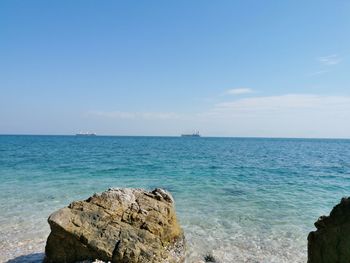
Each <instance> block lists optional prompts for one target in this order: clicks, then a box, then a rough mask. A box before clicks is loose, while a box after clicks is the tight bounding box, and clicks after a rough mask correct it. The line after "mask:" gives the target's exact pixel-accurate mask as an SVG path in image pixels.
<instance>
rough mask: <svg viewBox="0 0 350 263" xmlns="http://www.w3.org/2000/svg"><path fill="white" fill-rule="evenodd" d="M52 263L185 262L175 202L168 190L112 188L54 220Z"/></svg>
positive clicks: (49, 259)
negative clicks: (104, 262)
mask: <svg viewBox="0 0 350 263" xmlns="http://www.w3.org/2000/svg"><path fill="white" fill-rule="evenodd" d="M48 222H49V224H50V228H51V233H50V235H49V237H48V239H47V242H46V248H45V253H46V259H45V261H46V262H48V263H70V262H77V261H84V260H95V259H98V260H102V261H106V262H108V261H110V262H112V263H114V262H115V263H116V262H118V263H119V262H130V263H133V262H145V263H151V262H157V263H158V262H169V263H175V262H183V261H184V254H185V248H184V235H183V232H182V230H181V228H180V226H179V224H178V222H177V220H176V214H175V208H174V200H173V198H172V196H171V195H170V194H169V193H168V192H166V191H164V190H162V189H155V190H153V191H152V192H148V191H145V190H142V189H128V188H126V189H118V188H116V189H109V190H108V191H105V192H103V193H101V194H94V195H93V196H92V197H90V198H88V199H87V200H85V201H75V202H72V203H71V204H70V205H69V206H68V207H65V208H62V209H60V210H58V211H56V212H54V213H53V214H51V215H50V217H49V219H48Z"/></svg>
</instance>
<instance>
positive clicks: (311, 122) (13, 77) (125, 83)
mask: <svg viewBox="0 0 350 263" xmlns="http://www.w3.org/2000/svg"><path fill="white" fill-rule="evenodd" d="M349 12H350V2H348V1H322V2H320V1H308V2H303V1H285V2H276V1H264V2H261V1H251V2H246V1H220V2H212V1H191V2H188V1H176V2H162V1H151V2H149V1H147V2H138V3H133V2H118V1H104V2H97V1H74V2H71V1H59V2H46V1H26V2H24V1H1V2H0V32H1V35H2V41H1V42H0V57H1V60H0V92H1V96H0V134H47V135H55V134H57V135H60V134H62V135H74V134H75V133H78V132H80V131H90V132H95V133H97V134H98V135H113V136H120V135H126V136H128V135H130V136H178V135H180V134H182V133H191V132H193V131H195V130H199V131H200V133H201V134H202V135H203V136H215V137H269V138H274V137H278V138H350V122H349V120H350V78H349V72H350V64H349V55H350V48H349V47H350V35H349V34H347V32H348V31H349V28H350V17H349V15H348V14H349Z"/></svg>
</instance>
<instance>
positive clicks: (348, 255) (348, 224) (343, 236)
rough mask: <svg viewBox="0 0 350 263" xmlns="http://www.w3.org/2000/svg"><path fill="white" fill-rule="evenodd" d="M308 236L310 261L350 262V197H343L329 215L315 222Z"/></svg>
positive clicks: (314, 262)
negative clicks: (313, 228) (314, 229)
mask: <svg viewBox="0 0 350 263" xmlns="http://www.w3.org/2000/svg"><path fill="white" fill-rule="evenodd" d="M315 226H316V228H317V231H314V232H311V233H310V234H309V236H308V261H307V262H308V263H349V262H350V198H343V199H342V200H341V202H340V204H338V205H336V206H335V207H334V208H333V210H332V212H331V213H330V215H329V216H322V217H320V218H319V219H318V221H317V222H316V223H315Z"/></svg>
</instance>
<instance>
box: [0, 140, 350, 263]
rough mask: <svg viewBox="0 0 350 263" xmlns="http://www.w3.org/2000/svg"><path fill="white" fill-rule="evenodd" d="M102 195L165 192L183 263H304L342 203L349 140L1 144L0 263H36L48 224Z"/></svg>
mask: <svg viewBox="0 0 350 263" xmlns="http://www.w3.org/2000/svg"><path fill="white" fill-rule="evenodd" d="M111 187H136V188H145V189H149V190H152V189H154V188H156V187H161V188H164V189H166V190H168V191H170V192H171V193H172V195H173V196H174V198H175V202H176V212H177V216H178V219H179V221H180V224H181V226H182V227H183V229H184V232H185V236H186V240H187V246H188V256H187V262H201V260H202V261H203V259H204V257H205V256H207V255H211V256H212V257H214V258H215V260H216V262H220V263H224V262H230V263H231V262H234V263H241V262H242V263H243V262H245V263H246V262H249V263H298V262H304V263H305V262H306V261H307V236H308V233H309V232H310V231H313V230H315V227H314V222H315V221H316V220H317V219H318V217H319V216H321V215H327V214H329V212H330V211H331V209H332V208H333V206H334V205H336V204H337V203H339V201H340V199H341V198H342V197H344V196H348V195H350V140H340V139H272V138H210V137H208V138H206V137H200V138H181V137H118V136H95V137H94V136H90V137H77V136H14V135H13V136H6V135H2V136H0V262H8V263H15V262H40V261H41V259H42V256H43V253H44V247H45V242H46V238H47V236H48V234H49V232H50V229H49V225H48V223H47V218H48V216H49V215H50V214H51V213H52V212H54V211H55V210H57V209H59V208H62V207H65V206H67V205H68V204H69V203H70V202H72V201H73V200H83V199H86V198H87V197H89V196H91V195H92V194H93V193H95V192H102V191H104V190H106V189H108V188H111ZM207 258H208V257H207Z"/></svg>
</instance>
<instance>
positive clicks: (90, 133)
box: [75, 132, 96, 136]
mask: <svg viewBox="0 0 350 263" xmlns="http://www.w3.org/2000/svg"><path fill="white" fill-rule="evenodd" d="M75 136H96V133H94V132H79V133H77V134H76V135H75Z"/></svg>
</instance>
